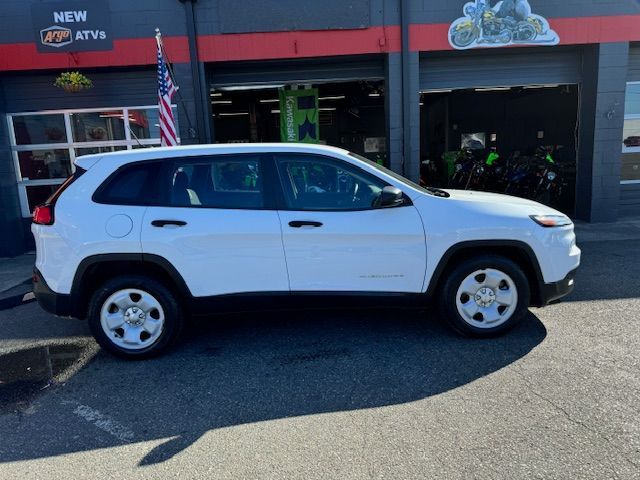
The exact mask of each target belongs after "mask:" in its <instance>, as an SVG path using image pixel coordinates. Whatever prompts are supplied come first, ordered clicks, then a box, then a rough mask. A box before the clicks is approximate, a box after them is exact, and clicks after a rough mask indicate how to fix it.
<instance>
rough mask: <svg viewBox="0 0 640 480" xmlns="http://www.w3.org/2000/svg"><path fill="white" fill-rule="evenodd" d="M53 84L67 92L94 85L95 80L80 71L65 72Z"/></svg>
mask: <svg viewBox="0 0 640 480" xmlns="http://www.w3.org/2000/svg"><path fill="white" fill-rule="evenodd" d="M53 84H54V85H55V86H56V87H58V88H62V89H63V90H64V91H65V92H79V91H81V90H86V89H87V88H91V87H93V82H91V80H89V79H88V78H87V77H85V76H84V75H83V74H81V73H80V72H63V73H61V74H60V75H58V78H56V81H55V82H54V83H53Z"/></svg>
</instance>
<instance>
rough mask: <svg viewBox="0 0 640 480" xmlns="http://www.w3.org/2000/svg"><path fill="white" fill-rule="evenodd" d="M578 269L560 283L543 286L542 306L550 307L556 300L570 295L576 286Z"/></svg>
mask: <svg viewBox="0 0 640 480" xmlns="http://www.w3.org/2000/svg"><path fill="white" fill-rule="evenodd" d="M577 270H578V269H577V268H576V269H575V270H572V271H570V272H569V273H568V274H567V276H566V277H564V278H563V279H562V280H560V281H558V282H553V283H545V284H543V285H542V291H541V292H540V293H541V296H542V306H545V305H549V304H550V303H551V302H553V301H555V300H559V299H561V298H562V297H564V296H566V295H569V294H570V293H571V292H572V291H573V287H574V285H575V276H576V271H577Z"/></svg>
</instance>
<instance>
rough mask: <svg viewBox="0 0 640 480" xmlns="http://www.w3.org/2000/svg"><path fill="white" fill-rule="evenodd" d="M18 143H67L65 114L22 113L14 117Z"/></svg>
mask: <svg viewBox="0 0 640 480" xmlns="http://www.w3.org/2000/svg"><path fill="white" fill-rule="evenodd" d="M13 131H14V133H15V137H16V145H36V144H43V143H66V142H67V133H66V130H65V126H64V115H62V114H60V115H20V116H14V117H13Z"/></svg>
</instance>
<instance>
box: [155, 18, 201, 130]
mask: <svg viewBox="0 0 640 480" xmlns="http://www.w3.org/2000/svg"><path fill="white" fill-rule="evenodd" d="M156 43H157V45H158V49H159V50H160V53H161V54H162V55H163V56H164V58H165V59H166V61H165V65H166V67H167V70H168V71H169V76H170V77H171V82H172V83H173V87H174V88H175V90H176V93H177V94H178V98H179V99H180V103H179V104H180V106H182V111H183V112H184V116H185V118H186V119H187V123H188V124H189V132H195V130H194V128H193V124H192V123H191V118H190V117H189V112H188V111H187V108H186V107H185V105H184V104H185V101H184V98H182V93H181V92H180V86H179V85H178V84H177V83H176V81H175V78H176V77H175V74H174V73H173V68H171V63H170V62H169V55H167V52H166V50H165V49H164V44H163V43H162V33H161V32H160V29H159V28H158V27H156ZM191 135H195V134H193V133H192V134H191ZM192 138H195V137H192Z"/></svg>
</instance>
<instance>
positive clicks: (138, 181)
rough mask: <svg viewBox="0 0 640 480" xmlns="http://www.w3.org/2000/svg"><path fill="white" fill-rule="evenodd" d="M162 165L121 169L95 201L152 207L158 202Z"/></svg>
mask: <svg viewBox="0 0 640 480" xmlns="http://www.w3.org/2000/svg"><path fill="white" fill-rule="evenodd" d="M159 170H160V164H159V163H157V162H154V163H140V164H134V165H128V166H126V167H123V168H121V169H119V170H118V171H117V172H116V174H115V175H114V176H112V177H111V178H110V179H109V180H107V181H106V182H105V183H104V184H103V185H102V186H101V187H100V188H99V189H98V191H97V192H96V194H95V195H94V201H96V202H98V203H108V204H113V205H152V204H154V203H156V202H157V190H158V189H157V182H156V180H157V176H158V172H159Z"/></svg>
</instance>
